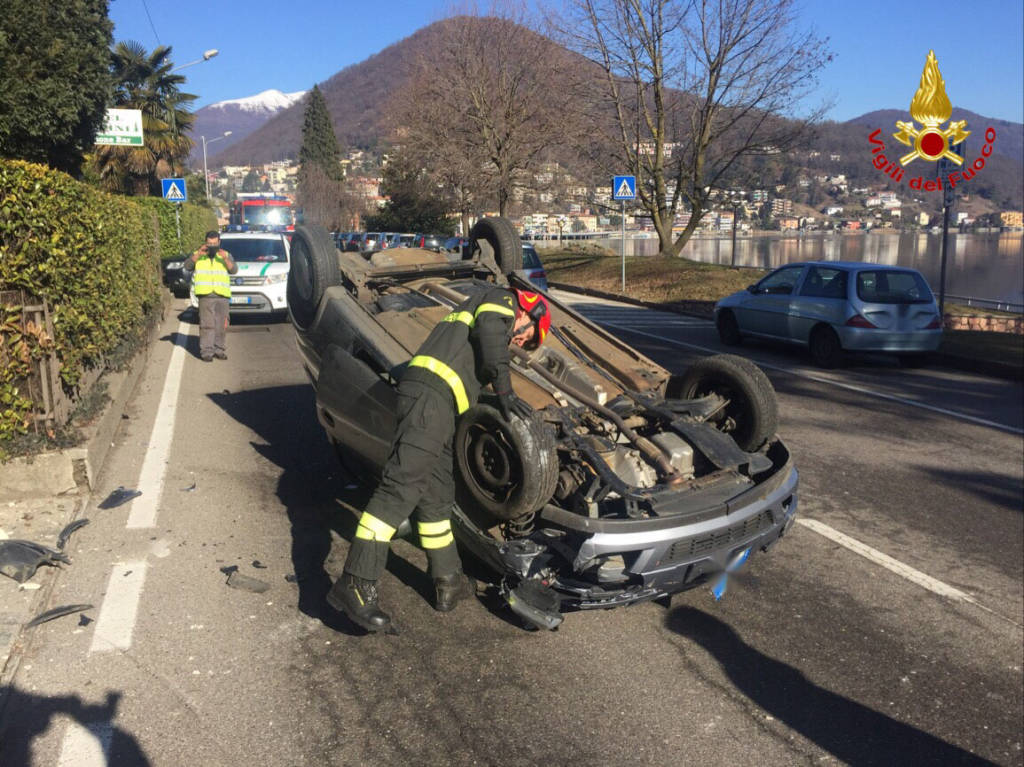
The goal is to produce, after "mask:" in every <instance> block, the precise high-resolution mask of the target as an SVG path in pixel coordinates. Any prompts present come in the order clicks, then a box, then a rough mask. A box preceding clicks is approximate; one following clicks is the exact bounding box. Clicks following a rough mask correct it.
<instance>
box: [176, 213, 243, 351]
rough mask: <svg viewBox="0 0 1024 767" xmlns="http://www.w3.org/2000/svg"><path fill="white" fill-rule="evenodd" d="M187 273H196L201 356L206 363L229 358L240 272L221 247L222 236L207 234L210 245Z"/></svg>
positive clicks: (188, 264)
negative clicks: (235, 280) (234, 283)
mask: <svg viewBox="0 0 1024 767" xmlns="http://www.w3.org/2000/svg"><path fill="white" fill-rule="evenodd" d="M183 269H184V270H185V271H186V272H191V271H193V270H195V291H196V298H198V299H199V356H200V357H201V358H202V360H203V362H211V361H212V360H213V358H214V357H216V358H217V359H219V360H226V359H227V358H228V353H227V350H226V349H225V336H226V335H227V330H228V308H229V307H230V305H231V280H230V278H229V277H228V275H231V274H236V273H237V272H238V264H236V263H235V260H234V259H233V258H232V257H231V254H230V253H228V252H227V251H226V250H222V249H221V247H220V234H219V233H218V232H216V231H209V232H207V233H206V244H205V245H203V246H202V247H201V248H199V249H198V250H197V251H196V252H195V253H193V254H192V257H191V258H189V259H187V260H186V261H185V264H184V266H183Z"/></svg>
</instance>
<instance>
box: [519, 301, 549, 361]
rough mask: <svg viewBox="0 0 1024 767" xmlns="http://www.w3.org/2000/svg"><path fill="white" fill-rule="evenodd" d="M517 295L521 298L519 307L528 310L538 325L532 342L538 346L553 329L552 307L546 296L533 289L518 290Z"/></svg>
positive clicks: (527, 312) (528, 313)
mask: <svg viewBox="0 0 1024 767" xmlns="http://www.w3.org/2000/svg"><path fill="white" fill-rule="evenodd" d="M516 297H517V298H518V300H519V308H520V309H522V310H523V311H524V312H526V314H527V315H528V316H529V317H530V319H531V320H533V324H534V326H535V327H536V332H535V333H534V336H533V343H532V344H531V346H533V347H534V348H536V347H537V346H540V345H541V344H542V343H544V338H545V337H546V336H547V334H548V330H550V329H551V307H550V306H548V300H547V299H546V298H544V296H542V295H541V294H540V293H534V292H533V291H532V290H517V291H516Z"/></svg>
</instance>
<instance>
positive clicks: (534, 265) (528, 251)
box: [523, 245, 543, 269]
mask: <svg viewBox="0 0 1024 767" xmlns="http://www.w3.org/2000/svg"><path fill="white" fill-rule="evenodd" d="M523 268H524V269H542V268H543V266H542V265H541V263H540V257H539V256H538V255H537V251H536V250H534V249H533V246H532V245H524V246H523Z"/></svg>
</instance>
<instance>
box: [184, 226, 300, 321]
mask: <svg viewBox="0 0 1024 767" xmlns="http://www.w3.org/2000/svg"><path fill="white" fill-rule="evenodd" d="M220 246H221V248H223V249H224V250H226V251H227V252H228V253H230V254H231V257H232V258H234V260H235V263H236V264H238V273H237V274H233V275H231V307H230V308H231V312H232V313H234V314H268V315H274V314H278V315H283V314H284V313H285V312H286V311H287V310H288V299H287V291H288V270H289V267H290V266H291V259H290V248H289V244H288V239H287V238H286V237H285V235H283V234H281V233H279V232H224V233H223V234H221V236H220ZM190 299H191V302H192V306H193V307H196V308H198V306H199V300H198V299H197V298H196V293H195V288H194V287H193V288H192V289H191V291H190Z"/></svg>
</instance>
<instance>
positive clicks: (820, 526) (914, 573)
mask: <svg viewBox="0 0 1024 767" xmlns="http://www.w3.org/2000/svg"><path fill="white" fill-rule="evenodd" d="M796 523H797V524H799V525H803V526H804V527H806V528H808V529H809V530H813V531H814V532H816V533H817V534H818V535H821V536H824V537H825V538H828V539H829V540H830V541H833V542H834V543H838V544H839V545H840V546H842V547H843V548H846V549H849V550H850V551H852V552H853V553H854V554H859V555H860V556H862V557H864V558H865V559H867V560H869V561H871V562H874V563H875V564H876V565H879V566H881V567H884V568H885V569H886V570H889V571H890V572H893V573H896V575H898V576H900V577H901V578H904V579H906V580H908V581H910V582H911V583H914V584H917V585H918V586H920V587H921V588H923V589H927V590H928V591H930V592H932V593H933V594H938V595H939V596H940V597H945V598H947V599H952V600H953V601H956V602H967V603H968V604H971V605H974V606H975V607H979V608H981V609H982V610H984V611H986V612H988V613H991V614H992V615H994V616H996V617H998V618H1001V619H1002V620H1004V621H1007V622H1008V623H1012V624H1013V625H1015V626H1018V627H1019V626H1020V625H1021V624H1019V623H1017V622H1016V621H1014V620H1012V619H1010V618H1007V617H1006V616H1005V615H1001V614H1000V613H997V612H996V611H995V610H992V609H991V608H989V607H986V606H985V605H983V604H982V603H981V602H979V601H978V600H977V599H975V598H974V597H972V596H971V595H970V594H968V593H967V592H966V591H961V590H960V589H958V588H954V587H953V586H950V585H949V584H948V583H943V582H942V581H940V580H938V579H936V578H933V577H931V576H930V575H928V574H926V573H922V572H921V571H920V570H916V569H914V568H913V567H911V566H910V565H907V564H904V563H903V562H900V561H899V560H898V559H893V558H892V557H890V556H889V555H888V554H883V553H882V552H881V551H879V550H878V549H874V548H872V547H871V546H868V545H867V544H866V543H861V542H860V541H858V540H857V539H856V538H851V537H850V536H849V535H846V533H841V532H839V531H838V530H836V529H835V528H834V527H830V526H829V525H826V524H825V523H824V522H819V521H818V520H816V519H808V518H807V517H797V519H796Z"/></svg>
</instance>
